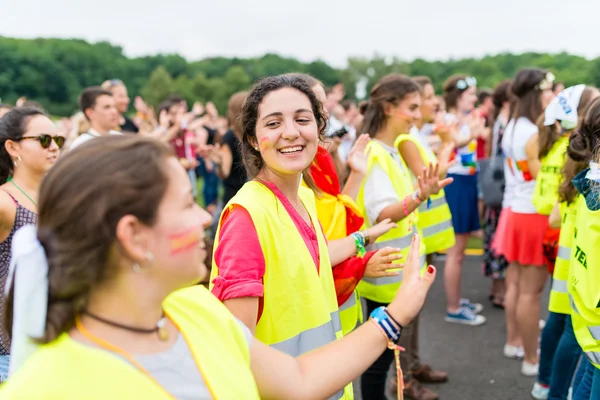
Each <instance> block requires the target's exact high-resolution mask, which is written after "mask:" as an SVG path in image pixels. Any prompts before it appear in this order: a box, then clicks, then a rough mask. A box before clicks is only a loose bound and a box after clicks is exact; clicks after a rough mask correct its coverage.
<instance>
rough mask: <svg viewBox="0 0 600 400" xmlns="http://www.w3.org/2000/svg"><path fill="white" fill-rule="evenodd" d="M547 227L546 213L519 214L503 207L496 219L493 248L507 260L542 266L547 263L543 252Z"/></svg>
mask: <svg viewBox="0 0 600 400" xmlns="http://www.w3.org/2000/svg"><path fill="white" fill-rule="evenodd" d="M547 228H548V216H547V215H541V214H520V213H516V212H513V211H512V210H510V209H509V208H507V209H504V210H502V214H501V215H500V220H499V221H498V228H497V230H496V236H495V240H494V244H493V248H494V250H495V251H496V252H497V253H498V254H501V255H503V256H504V257H505V258H506V259H507V260H508V262H511V263H512V262H517V263H519V264H521V265H533V266H536V267H544V266H546V265H547V264H548V259H547V257H546V256H545V254H544V242H545V237H546V230H547Z"/></svg>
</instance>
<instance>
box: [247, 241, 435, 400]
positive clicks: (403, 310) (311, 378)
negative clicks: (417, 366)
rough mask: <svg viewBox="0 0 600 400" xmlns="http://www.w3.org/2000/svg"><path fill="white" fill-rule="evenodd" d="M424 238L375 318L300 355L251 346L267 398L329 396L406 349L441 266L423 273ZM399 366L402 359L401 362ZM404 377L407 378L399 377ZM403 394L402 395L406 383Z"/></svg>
mask: <svg viewBox="0 0 600 400" xmlns="http://www.w3.org/2000/svg"><path fill="white" fill-rule="evenodd" d="M419 245H420V238H419V236H418V235H415V239H414V240H413V242H412V245H411V249H410V253H409V256H408V260H407V262H406V264H405V266H404V280H403V284H402V286H401V287H400V289H399V290H398V292H397V293H396V296H395V298H394V300H393V301H392V302H391V303H390V304H389V305H388V306H387V307H381V308H378V309H376V310H375V311H374V312H373V313H372V314H371V321H370V322H368V323H365V324H363V325H361V326H360V327H359V328H358V329H356V330H355V331H353V332H352V333H350V334H349V335H348V336H345V337H344V338H342V339H340V340H336V341H335V342H333V343H330V344H328V345H326V346H324V347H321V348H319V349H317V350H314V351H312V352H309V353H307V354H304V355H302V356H300V357H298V358H295V359H294V358H293V357H290V356H288V355H284V354H282V353H280V352H278V351H276V350H274V349H272V348H270V347H268V346H266V345H264V344H262V343H260V342H258V341H256V340H255V341H254V342H253V343H252V346H251V347H250V352H251V365H252V372H253V373H254V377H255V379H256V382H257V385H258V388H259V392H260V394H261V396H262V397H263V398H286V399H314V398H327V397H328V396H331V395H333V394H334V393H336V391H338V390H340V389H341V388H342V387H343V386H344V385H345V384H346V383H348V382H351V381H353V380H354V379H356V378H358V377H359V376H360V375H361V374H362V373H363V371H364V370H365V369H366V368H367V367H369V366H370V365H371V364H372V363H373V362H374V361H375V360H376V359H377V358H378V357H379V356H380V355H381V354H382V353H383V352H384V351H385V350H386V349H388V348H392V349H394V350H395V352H398V351H399V350H400V349H399V348H398V346H397V342H398V340H399V338H400V336H401V335H402V328H403V327H404V326H406V325H408V324H409V323H410V322H411V320H412V319H413V318H414V317H415V316H416V315H417V314H418V313H419V311H420V309H421V307H422V306H423V303H424V301H425V297H426V295H427V292H428V291H429V288H430V287H431V284H432V283H433V281H434V279H435V274H436V270H435V268H434V267H429V268H428V269H427V272H426V273H425V274H424V275H423V276H421V274H420V271H419V269H420V267H421V265H420V262H419ZM396 366H397V368H398V370H399V361H398V360H397V361H396ZM398 382H402V379H399V380H398ZM399 386H400V387H399V389H398V392H399V393H398V395H399V397H398V398H399V399H402V385H401V384H400V385H399Z"/></svg>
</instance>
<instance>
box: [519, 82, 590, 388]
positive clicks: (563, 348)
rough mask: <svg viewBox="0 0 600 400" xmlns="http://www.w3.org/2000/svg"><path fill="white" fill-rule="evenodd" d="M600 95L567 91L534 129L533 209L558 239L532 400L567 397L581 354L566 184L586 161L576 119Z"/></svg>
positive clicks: (572, 206)
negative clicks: (572, 297) (570, 288)
mask: <svg viewBox="0 0 600 400" xmlns="http://www.w3.org/2000/svg"><path fill="white" fill-rule="evenodd" d="M599 95H600V93H599V92H598V90H597V89H596V88H593V87H586V86H585V85H579V86H573V87H570V88H568V89H566V90H564V91H563V92H561V93H560V94H559V95H558V96H557V97H555V98H554V99H553V100H552V101H551V102H550V104H549V105H548V107H546V110H545V113H544V121H543V124H541V123H540V124H538V128H539V138H538V139H539V143H540V161H541V167H540V172H539V174H538V176H537V179H536V186H535V191H534V196H533V204H534V205H535V206H536V208H537V210H538V212H539V213H540V214H548V213H549V209H551V208H552V207H553V208H554V209H553V210H552V214H551V215H550V228H551V229H557V228H560V237H559V239H558V252H557V256H556V263H555V267H554V271H553V280H552V289H551V292H550V303H549V307H548V308H549V310H550V314H549V316H548V319H547V321H546V325H545V327H544V330H543V331H542V335H541V346H540V350H541V352H540V368H539V372H538V377H537V381H536V383H535V384H534V386H533V389H532V392H531V394H532V396H533V398H535V399H546V398H548V399H563V398H567V395H568V392H569V387H570V386H571V381H572V379H573V373H574V372H575V368H576V366H577V363H578V361H579V357H580V355H581V350H580V348H579V346H578V345H577V341H576V340H575V336H574V334H573V329H572V327H571V316H570V314H571V306H570V303H569V297H568V293H567V277H568V275H569V264H570V262H571V242H572V237H573V224H574V222H575V213H576V210H577V189H575V186H573V183H572V182H571V180H572V179H573V178H574V177H575V175H577V174H578V173H579V172H581V171H582V170H583V169H584V168H585V167H586V166H587V165H588V163H589V162H590V161H591V152H589V151H586V152H585V153H583V154H582V152H581V151H578V149H577V147H578V144H579V143H580V142H582V137H581V136H579V134H577V133H574V134H573V135H572V133H573V132H574V129H575V128H576V126H577V122H578V119H579V117H581V118H583V116H584V115H585V112H586V111H587V109H588V107H589V105H590V104H591V103H592V101H593V100H594V99H596V98H598V96H599ZM569 142H571V146H570V147H569ZM567 149H568V150H567ZM565 153H566V154H565ZM557 201H558V203H557ZM553 202H554V206H552V203H553ZM549 206H550V207H549Z"/></svg>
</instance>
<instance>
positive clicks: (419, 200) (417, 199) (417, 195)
mask: <svg viewBox="0 0 600 400" xmlns="http://www.w3.org/2000/svg"><path fill="white" fill-rule="evenodd" d="M412 199H413V200H414V201H416V202H417V204H421V203H422V202H423V200H421V198H420V197H419V190H418V189H417V190H415V191H414V192H413V194H412Z"/></svg>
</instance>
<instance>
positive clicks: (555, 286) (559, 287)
mask: <svg viewBox="0 0 600 400" xmlns="http://www.w3.org/2000/svg"><path fill="white" fill-rule="evenodd" d="M552 290H553V291H555V292H558V293H568V291H567V281H561V280H559V279H556V278H555V279H553V280H552Z"/></svg>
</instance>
